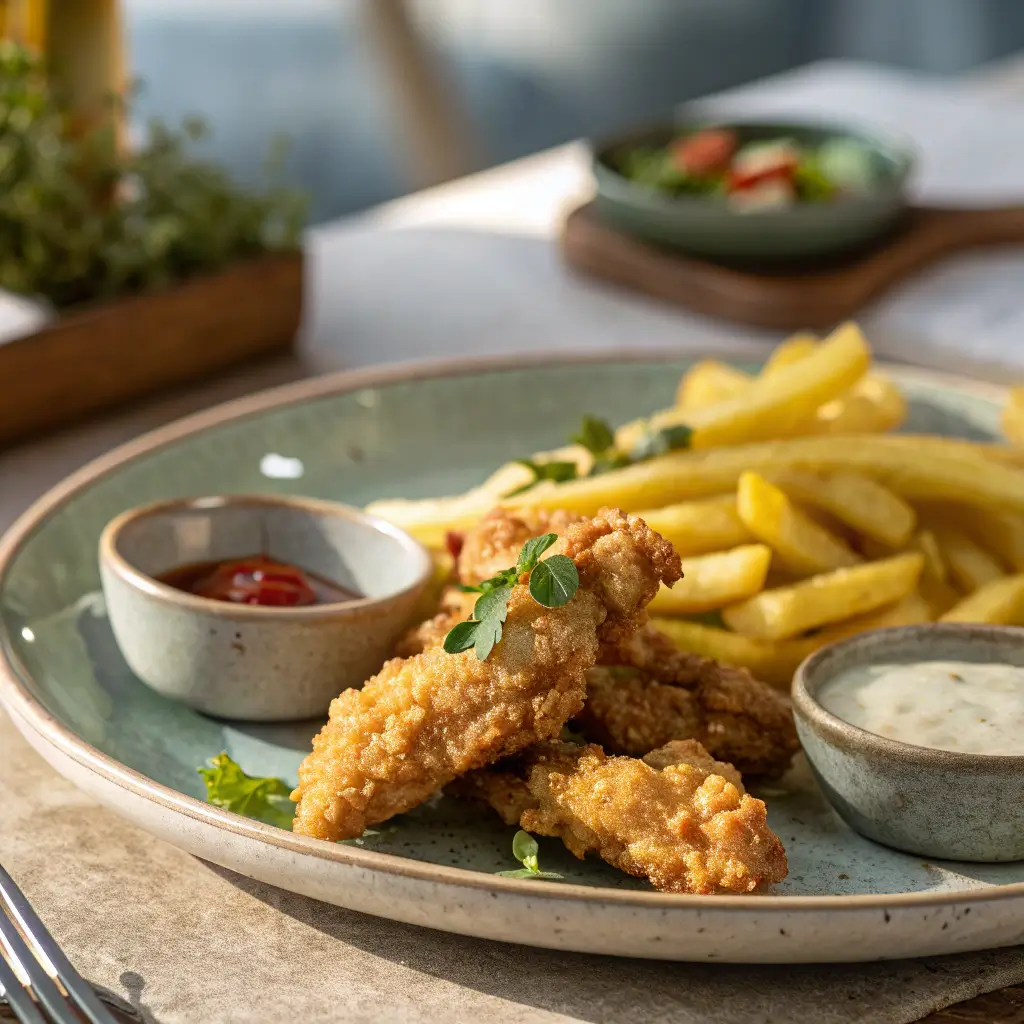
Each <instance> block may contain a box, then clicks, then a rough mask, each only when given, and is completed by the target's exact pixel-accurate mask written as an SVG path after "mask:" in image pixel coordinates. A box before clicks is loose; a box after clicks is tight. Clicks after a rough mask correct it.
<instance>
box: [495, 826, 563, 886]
mask: <svg viewBox="0 0 1024 1024" xmlns="http://www.w3.org/2000/svg"><path fill="white" fill-rule="evenodd" d="M539 851H540V847H538V846H537V840H536V839H534V838H533V836H531V835H530V833H529V832H524V831H522V829H520V830H519V831H518V832H517V833H516V834H515V835H514V836H513V837H512V856H513V857H515V859H516V860H517V861H519V863H520V864H522V865H523V866H522V867H521V868H516V869H515V870H514V871H496V872H495V874H496V875H501V877H502V878H553V879H559V880H560V879H561V877H562V876H561V875H560V874H558V872H557V871H541V869H540V865H539V864H538V863H537V854H538V852H539Z"/></svg>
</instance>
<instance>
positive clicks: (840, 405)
mask: <svg viewBox="0 0 1024 1024" xmlns="http://www.w3.org/2000/svg"><path fill="white" fill-rule="evenodd" d="M906 418H907V401H906V399H905V398H904V397H903V392H902V391H900V389H899V388H898V387H897V386H896V384H895V382H894V381H893V380H892V379H891V378H890V377H887V376H886V375H885V374H884V373H868V374H865V375H864V377H863V378H861V379H860V380H859V381H857V383H856V384H854V385H853V387H852V388H851V389H850V390H849V392H847V394H845V395H841V396H840V397H839V398H834V399H833V400H832V401H831V402H826V403H825V405H823V406H822V407H821V408H820V409H818V411H817V412H816V413H815V414H814V417H813V419H812V420H811V422H810V423H808V424H807V427H806V433H808V434H882V433H884V432H885V431H887V430H895V429H896V428H897V427H898V426H900V424H901V423H903V421H904V420H905V419H906ZM798 432H799V433H804V432H805V431H804V430H800V431H798Z"/></svg>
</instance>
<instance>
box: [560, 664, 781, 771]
mask: <svg viewBox="0 0 1024 1024" xmlns="http://www.w3.org/2000/svg"><path fill="white" fill-rule="evenodd" d="M709 665H710V666H711V670H709V671H703V672H702V673H701V678H700V679H699V681H698V682H697V683H696V685H695V686H694V687H693V688H692V689H685V688H684V687H682V686H667V685H665V684H664V683H662V682H660V681H658V680H656V679H654V678H652V677H651V676H650V675H649V674H648V673H646V672H641V671H640V670H639V669H634V668H629V667H623V666H603V665H598V666H595V667H594V668H592V669H590V671H589V672H587V702H586V704H584V706H583V710H582V711H581V712H580V713H579V715H577V716H576V718H575V720H574V722H573V727H574V728H576V729H578V730H579V731H581V732H582V733H583V735H584V736H585V737H586V739H587V740H589V741H591V742H594V743H599V744H600V745H601V746H602V747H604V748H605V749H606V750H608V751H609V752H611V753H613V754H629V755H630V756H632V757H642V756H643V755H644V754H646V753H647V752H648V751H650V750H654V749H655V748H656V747H660V746H663V745H664V744H666V743H669V742H670V741H672V740H686V739H696V740H699V741H700V742H701V743H702V744H703V745H704V746H705V747H706V748H707V749H708V750H709V751H710V752H711V754H712V756H714V757H716V758H718V759H719V760H721V761H728V762H730V763H731V764H734V765H735V766H736V767H737V768H738V769H739V771H741V772H743V774H744V775H748V774H749V775H767V776H778V775H781V774H782V773H783V772H784V771H785V770H786V769H787V768H788V767H789V763H790V761H791V760H792V758H793V755H794V754H795V753H796V752H797V750H798V749H799V747H800V743H799V740H798V739H797V736H796V727H795V726H794V724H793V715H792V712H791V710H790V704H789V699H788V698H787V697H785V696H784V695H783V694H781V693H778V692H777V691H775V690H773V689H772V688H771V687H770V686H768V685H767V684H766V683H761V682H759V681H758V680H757V679H754V678H753V677H752V676H750V675H749V673H747V672H745V671H743V670H737V669H726V668H722V667H721V666H719V665H715V664H714V663H713V662H712V663H709Z"/></svg>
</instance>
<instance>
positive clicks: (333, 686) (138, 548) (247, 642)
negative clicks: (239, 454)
mask: <svg viewBox="0 0 1024 1024" xmlns="http://www.w3.org/2000/svg"><path fill="white" fill-rule="evenodd" d="M261 552H262V553H265V554H267V555H270V556H271V557H273V558H275V559H278V560H279V561H282V562H287V563H290V564H293V565H297V566H299V567H300V568H303V569H306V570H308V571H311V572H315V573H316V574H317V575H319V576H322V577H325V578H327V579H329V580H331V581H333V582H335V583H337V584H339V585H340V586H342V587H344V588H346V589H347V590H351V591H354V592H355V593H358V594H362V595H365V596H364V597H361V598H358V599H355V600H352V601H349V602H344V603H340V602H339V603H330V604H316V605H309V606H306V607H294V608H272V607H263V606H257V605H243V604H232V603H229V602H226V601H215V600H211V599H209V598H204V597H197V596H195V595H193V594H190V593H187V592H185V591H182V590H178V589H176V588H175V587H171V586H169V585H167V584H165V583H161V582H159V580H158V579H157V578H156V577H158V576H161V575H163V574H165V573H167V572H170V571H171V570H172V569H175V568H179V567H181V566H183V565H191V564H195V563H197V562H207V561H224V560H227V559H235V558H245V557H247V556H250V555H254V554H257V553H261ZM99 558H100V573H101V576H102V579H103V592H104V595H105V597H106V603H107V612H108V615H109V616H110V624H111V627H112V628H113V631H114V636H115V637H116V639H117V643H118V646H119V647H120V648H121V653H122V654H123V655H124V658H125V661H127V663H128V665H129V667H130V668H131V669H132V671H133V672H134V673H135V674H136V675H137V676H138V677H139V679H141V680H142V681H143V682H144V683H146V684H147V685H148V686H150V687H152V689H154V690H156V691H157V692H158V693H160V694H163V695H164V696H165V697H170V698H171V699H173V700H178V701H182V702H183V703H185V704H189V705H191V706H192V707H194V708H196V709H197V710H199V711H203V712H206V713H207V714H211V715H216V716H218V717H224V718H235V719H242V720H246V721H260V722H266V721H291V720H296V719H301V718H310V717H312V716H314V715H322V714H324V713H325V712H326V711H327V708H328V705H329V704H330V702H331V700H332V699H333V698H334V697H336V696H337V695H338V693H340V692H341V691H342V690H344V689H345V688H346V687H350V686H359V685H361V684H362V683H363V682H364V681H365V680H366V679H368V678H369V677H370V676H371V675H373V673H375V672H376V671H377V670H378V669H379V668H380V666H381V664H382V663H383V662H384V661H385V659H386V658H387V657H388V656H389V655H390V651H391V648H392V646H393V644H394V642H395V640H396V639H397V638H398V636H399V635H400V634H401V632H402V630H403V629H404V628H405V627H406V625H407V624H408V621H409V618H410V615H411V614H412V612H413V609H414V606H415V604H416V600H417V598H418V597H419V595H420V593H421V592H422V591H423V588H424V587H425V585H426V583H427V580H428V578H429V575H430V571H431V564H430V556H429V555H428V554H427V552H426V551H425V550H424V549H423V548H422V547H421V546H420V545H419V544H418V543H417V542H416V541H414V540H413V539H412V538H411V537H410V536H408V535H407V534H406V533H403V532H402V531H401V530H399V529H396V528H395V527H393V526H391V525H390V524H389V523H386V522H384V521H383V520H382V519H377V518H376V517H374V516H369V515H366V514H365V513H364V512H361V511H359V510H358V509H354V508H349V507H347V506H345V505H337V504H333V503H331V502H323V501H314V500H311V499H307V498H284V497H269V496H268V497H252V496H229V497H214V498H196V499H187V500H181V501H164V502H160V503H158V504H155V505H147V506H145V507H143V508H137V509H133V510H131V511H129V512H125V513H124V514H123V515H120V516H118V517H117V518H116V519H114V520H113V521H112V522H110V523H109V524H108V525H107V527H106V529H105V530H104V531H103V535H102V537H101V538H100V547H99Z"/></svg>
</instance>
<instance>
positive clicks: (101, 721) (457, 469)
mask: <svg viewBox="0 0 1024 1024" xmlns="http://www.w3.org/2000/svg"><path fill="white" fill-rule="evenodd" d="M685 365H686V364H685V363H684V362H683V361H668V362H667V363H666V362H659V361H656V360H651V361H644V360H642V359H638V358H637V357H635V356H633V357H630V358H628V359H623V360H621V361H615V360H614V359H613V358H610V357H608V356H602V357H599V358H597V359H592V360H587V361H582V362H581V361H575V362H564V361H563V362H555V363H538V362H533V363H527V362H524V361H522V360H520V361H517V362H516V363H514V364H512V365H504V366H500V365H497V364H487V365H486V367H484V368H481V367H480V366H477V367H476V368H473V369H468V370H467V369H465V368H464V367H460V368H459V369H458V370H452V369H451V368H447V369H445V368H441V369H438V370H430V371H427V370H424V369H423V368H422V367H418V368H417V369H415V370H414V371H413V370H409V371H406V370H388V371H374V372H369V373H362V374H355V375H342V376H335V377H330V378H324V379H320V380H315V381H310V382H303V383H301V384H298V385H292V386H289V387H287V388H284V389H280V390H278V391H275V392H271V393H268V394H266V395H262V396H256V397H255V398H252V399H246V400H244V401H242V402H239V403H234V404H232V405H229V406H225V407H223V408H221V409H217V410H213V411H211V412H208V413H204V414H201V415H200V416H197V417H193V418H192V419H189V420H185V421H183V422H181V423H179V424H175V425H173V426H171V427H167V428H165V429H163V430H161V431H158V432H156V433H155V434H152V435H150V436H148V437H145V438H142V439H140V440H137V441H135V442H133V443H132V444H130V445H128V446H127V447H125V448H123V449H121V450H119V451H117V452H114V453H113V454H112V455H109V456H107V457H105V458H103V459H102V460H100V461H99V462H97V463H95V464H93V465H92V466H90V467H87V468H86V469H85V470H83V471H81V472H80V473H78V474H76V475H75V476H74V477H73V478H71V479H70V480H68V481H67V482H65V483H64V484H63V485H61V486H60V487H59V488H57V489H56V490H55V491H54V492H52V493H51V494H49V495H47V496H46V497H45V498H43V499H42V500H41V501H40V502H39V503H38V504H37V505H36V506H35V507H34V508H33V509H32V510H30V511H29V512H28V513H27V514H26V515H25V516H24V517H23V518H22V519H21V520H20V521H19V522H18V523H17V524H16V526H15V527H14V528H13V529H12V531H11V532H10V533H9V534H8V535H7V536H6V537H5V538H4V540H3V541H2V542H0V646H2V652H3V654H2V658H0V698H2V701H3V703H4V705H5V706H6V707H7V709H8V710H9V711H10V712H11V714H12V715H13V717H14V720H15V722H16V723H17V724H18V726H19V728H20V729H21V730H22V731H23V732H24V734H25V735H26V736H27V737H28V739H29V740H30V742H32V744H33V745H34V746H35V747H36V748H37V749H38V750H39V751H40V752H41V753H42V755H43V756H44V757H45V758H47V759H48V760H49V761H50V762H51V764H53V765H54V766H55V767H56V768H57V770H58V771H60V772H62V773H63V774H65V775H66V776H68V777H69V778H71V779H73V780H74V781H75V782H76V783H77V784H79V785H80V786H82V787H83V788H84V789H86V790H88V791H89V792H90V793H93V794H95V795H96V796H97V797H99V798H100V799H102V800H104V801H105V802H107V803H109V804H110V805H112V806H113V807H115V808H116V809H117V810H119V811H120V812H121V813H122V814H123V815H125V816H126V817H127V818H129V819H130V820H132V821H133V822H135V823H136V824H137V825H140V826H141V827H143V828H146V829H149V830H150V831H152V832H154V833H156V834H157V835H160V836H162V837H164V838H166V839H167V840H168V841H170V842H172V843H175V844H177V845H178V846H181V847H182V848H184V849H186V850H188V851H190V852H192V853H194V854H195V855H197V856H200V857H203V858H205V859H207V860H210V861H213V862H215V863H218V864H222V865H224V866H226V867H228V868H232V869H234V870H236V871H239V872H242V873H244V874H247V875H250V876H253V877H256V878H260V879H263V880H265V881H269V882H272V883H274V884H277V885H279V886H282V887H284V888H288V889H292V890H294V891H297V892H301V893H305V894H307V895H311V896H315V897H317V898H319V899H323V900H327V901H330V902H334V903H338V904H340V905H343V906H346V907H351V908H354V909H357V910H362V911H365V912H368V913H373V914H378V915H383V916H387V917H392V918H395V919H399V920H403V921H410V922H413V923H417V924H423V925H429V926H432V927H437V928H444V929H448V930H452V931H459V932H463V933H466V934H472V935H479V936H485V937H489V938H496V939H505V940H509V941H515V942H529V943H534V944H538V945H544V946H554V947H561V948H568V949H576V950H583V951H589V952H602V953H613V954H622V955H632V956H656V957H666V958H676V959H710V958H717V959H723V960H737V961H771V960H787V961H797V960H856V959H875V958H878V957H894V956H912V955H913V956H917V955H923V954H927V953H940V952H951V951H954V950H963V949H972V948H979V947H982V946H990V945H1000V944H1009V943H1016V942H1020V941H1022V939H1024V865H1021V864H1007V865H1001V866H978V865H963V864H926V863H923V862H922V861H920V860H919V859H916V858H913V857H907V856H904V855H902V854H899V853H896V852H894V851H891V850H888V849H885V848H884V847H881V846H877V845H874V844H873V843H871V842H868V841H867V840H864V839H862V838H860V837H858V836H857V835H855V834H854V833H853V832H851V831H850V830H849V829H848V828H847V827H846V826H845V825H843V823H842V822H841V821H840V820H839V819H838V818H837V817H836V816H835V815H834V814H833V813H832V812H831V811H830V809H829V808H828V807H827V806H826V804H825V803H824V802H823V800H822V798H821V796H820V795H819V793H818V792H817V790H816V788H815V786H814V784H813V782H812V781H811V779H810V776H809V774H808V772H807V770H806V768H805V767H804V766H803V765H797V767H796V768H795V769H794V771H793V772H792V773H791V774H790V776H789V777H788V778H787V779H786V780H784V782H783V783H781V784H780V785H777V786H775V787H773V788H772V789H770V790H764V791H762V795H763V796H764V797H765V799H766V800H767V801H768V805H769V811H770V816H771V821H772V824H773V826H774V827H775V829H776V830H777V831H778V832H779V834H780V835H781V836H782V838H783V840H784V841H785V844H786V848H787V851H788V853H789V858H790V867H791V873H790V876H789V878H788V879H787V880H786V881H785V883H784V884H783V885H781V886H779V887H778V889H777V890H776V891H775V892H774V893H772V894H767V895H763V896H752V897H682V896H668V895H664V894H661V893H656V892H653V891H651V890H649V889H647V888H646V886H644V885H643V884H641V883H638V882H636V881H634V880H632V879H629V878H627V877H626V876H624V875H621V874H619V873H617V872H615V871H613V870H611V869H610V868H608V867H606V866H605V865H604V864H602V863H601V862H600V861H594V860H588V861H586V862H579V861H575V860H574V859H573V858H572V857H570V856H569V855H568V854H566V852H565V851H564V849H563V848H562V847H561V845H560V844H559V843H557V842H555V841H553V840H543V841H542V851H541V860H542V862H543V866H544V867H545V868H548V869H551V870H557V871H560V872H562V873H563V874H564V875H565V878H566V881H565V882H561V883H557V882H550V883H539V882H530V881H519V880H515V879H505V878H499V877H496V876H495V875H494V874H492V872H495V871H498V870H501V869H507V868H510V867H514V866H515V865H514V863H513V862H512V859H511V836H512V830H510V829H506V828H504V827H503V826H501V825H500V824H498V823H497V821H496V820H495V819H492V818H489V817H488V816H486V814H484V813H483V812H478V811H477V810H475V809H472V808H469V807H466V806H464V805H462V804H459V803H457V802H455V801H452V800H447V799H442V800H439V801H437V802H436V803H432V804H431V805H430V806H425V807H422V808H420V809H419V810H417V811H416V812H414V813H412V814H409V815H406V816H403V817H401V818H399V819H396V820H395V821H394V822H393V823H392V824H393V826H394V828H393V830H392V829H387V830H384V832H383V833H382V834H381V835H379V836H376V837H373V838H368V839H366V840H362V841H360V842H358V843H355V844H328V843H322V842H318V841H316V840H312V839H307V838H304V837H298V836H293V835H292V834H291V833H290V832H283V831H280V830H278V829H274V828H271V827H270V826H266V825H262V824H260V823H258V822H253V821H249V820H248V819H245V818H240V817H237V816H235V815H232V814H228V813H226V812H223V811H220V810H218V809H216V808H213V807H210V806H209V805H207V804H206V803H205V802H203V787H202V784H201V782H200V779H199V778H198V777H197V775H196V771H195V769H196V766H197V765H199V764H201V763H203V762H204V761H205V760H206V759H207V758H208V757H210V756H211V755H214V754H216V753H218V752H219V751H221V750H223V749H226V750H228V751H229V752H230V753H231V755H232V756H233V757H235V758H236V759H237V760H238V761H240V762H241V763H242V765H243V766H244V767H245V768H246V769H247V770H249V771H251V772H253V773H256V774H261V775H262V774H268V775H281V776H284V777H285V778H288V779H294V778H295V771H296V767H297V765H298V763H299V760H300V759H301V757H302V756H303V753H304V751H305V750H306V749H307V746H308V743H309V739H310V736H311V735H312V734H313V732H314V731H315V730H316V729H317V728H318V723H316V722H309V723H305V724H303V723H300V724H298V725H287V726H255V725H242V724H232V723H229V722H223V721H215V720H213V719H210V718H205V717H203V716H202V715H200V714H197V713H196V712H193V711H191V710H189V709H188V708H186V707H184V706H182V705H178V704H174V703H170V702H168V701H166V700H164V699H163V698H161V697H159V696H157V695H156V694H155V693H154V692H153V691H151V690H150V689H148V688H147V687H145V686H143V685H141V684H140V683H139V682H138V680H136V679H135V678H134V677H133V676H132V674H131V672H130V671H129V670H128V669H127V667H126V666H125V664H124V661H123V660H122V658H121V655H120V653H119V651H118V649H117V646H116V644H115V642H114V639H113V637H112V635H111V632H110V628H109V624H108V622H107V619H106V616H105V614H104V609H103V603H102V600H101V598H100V596H99V594H98V590H99V574H98V569H97V564H96V543H97V539H98V537H99V534H100V531H101V529H102V528H103V525H104V524H105V523H106V522H107V521H108V520H109V519H110V518H111V517H112V516H114V515H116V514H117V513H119V512H121V511H123V510H124V509H127V508H129V507H131V506H134V505H138V504H140V503H142V502H149V501H155V500H157V499H160V498H169V497H174V496H180V495H199V494H208V493H211V492H252V491H261V490H262V491H271V492H277V493H290V494H309V495H314V496H317V497H322V498H330V499H338V500H341V501H345V502H351V503H354V504H361V503H364V502H366V501H368V500H370V499H372V498H378V497H387V496H400V495H405V496H412V497H416V496H427V495H436V494H442V493H446V492H451V491H455V490H458V489H460V488H465V487H467V486H469V485H471V484H473V483H476V482H478V481H479V480H481V479H482V478H483V477H484V476H485V474H486V473H487V472H488V471H489V470H490V469H491V468H493V467H494V466H495V465H497V464H498V463H500V462H502V461H504V460H506V459H508V458H509V457H512V456H517V455H521V454H523V453H524V452H531V451H535V450H539V449H543V448H546V447H551V446H554V445H556V444H558V443H560V442H561V440H562V439H563V438H564V437H565V436H566V435H567V434H568V433H569V431H570V430H571V429H572V428H574V427H575V426H576V425H577V424H578V422H579V419H580V416H581V414H582V413H583V412H585V411H595V412H600V413H601V414H603V415H605V416H607V417H608V418H610V419H612V420H615V421H624V420H627V419H630V418H632V417H634V416H636V415H639V414H641V413H644V412H647V411H649V410H651V409H653V408H657V407H658V406H661V405H664V404H666V403H668V402H669V401H670V399H671V397H672V393H673V390H674V387H675V384H676V381H677V379H678V376H679V374H680V373H681V372H682V371H683V370H684V368H685ZM907 390H908V392H909V394H910V396H911V398H912V408H913V412H912V417H911V421H910V427H911V428H912V429H915V430H926V431H935V432H942V433H948V434H958V435H967V436H971V437H976V438H987V437H989V436H991V434H992V432H993V430H994V428H995V424H996V418H997V417H996V407H995V405H994V404H992V402H990V401H988V400H987V399H986V397H984V395H985V392H982V393H981V394H972V393H968V392H967V391H963V390H958V389H956V388H952V387H948V386H946V385H944V384H934V383H931V382H929V381H928V380H925V379H923V378H919V377H911V378H910V379H909V380H908V381H907ZM989 393H991V390H989ZM269 454H273V455H279V456H287V457H289V458H292V459H299V460H301V470H302V475H301V476H300V477H297V478H292V479H280V478H279V477H276V476H273V475H271V476H268V475H266V472H268V471H271V470H273V468H274V463H275V462H277V463H278V464H280V461H281V460H273V459H271V460H268V459H267V458H266V457H267V456H268V455H269ZM286 465H287V467H288V469H289V470H290V471H294V470H295V469H296V468H297V466H296V464H294V463H287V464H286ZM261 467H262V468H261ZM8 784H9V785H10V784H15V780H8Z"/></svg>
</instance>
